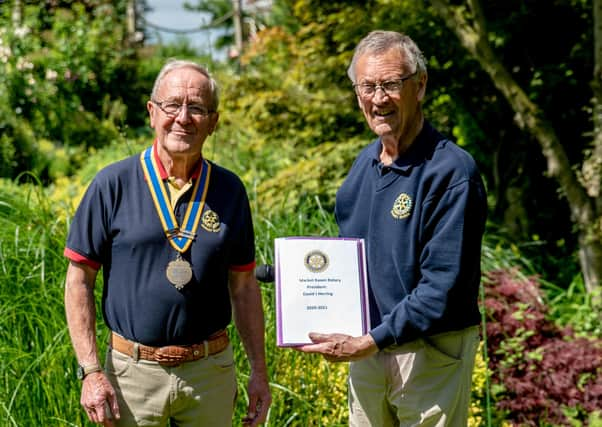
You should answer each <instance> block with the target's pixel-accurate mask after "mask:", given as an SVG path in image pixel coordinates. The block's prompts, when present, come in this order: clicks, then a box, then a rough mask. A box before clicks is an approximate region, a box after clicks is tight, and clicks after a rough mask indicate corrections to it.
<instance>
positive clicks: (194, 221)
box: [140, 147, 211, 253]
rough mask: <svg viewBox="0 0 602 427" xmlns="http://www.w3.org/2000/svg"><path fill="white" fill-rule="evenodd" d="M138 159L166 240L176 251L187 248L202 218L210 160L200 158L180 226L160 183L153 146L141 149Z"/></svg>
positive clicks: (181, 251) (184, 250) (182, 250)
mask: <svg viewBox="0 0 602 427" xmlns="http://www.w3.org/2000/svg"><path fill="white" fill-rule="evenodd" d="M140 163H141V164H142V171H143V172H144V177H145V178H146V183H147V184H148V189H149V190H150V193H151V196H152V198H153V202H154V203H155V208H156V209H157V214H158V215H159V219H160V220H161V224H162V225H163V231H164V232H165V236H166V237H167V240H168V241H169V243H170V244H171V246H173V248H174V249H175V250H176V251H178V252H180V253H184V252H186V250H188V248H189V247H190V245H191V244H192V241H193V240H194V237H195V235H196V234H195V233H196V230H197V228H198V226H199V220H200V219H201V213H202V212H203V207H204V206H205V198H206V197H207V190H208V189H209V175H210V174H211V164H210V163H209V162H207V161H206V160H205V159H203V160H202V165H201V172H200V174H199V177H198V178H197V180H196V183H195V184H194V189H193V190H192V197H191V198H190V202H189V203H188V208H187V209H186V214H185V215H184V223H183V227H182V228H180V226H179V225H178V221H177V220H176V216H175V214H174V210H173V207H172V206H171V201H170V199H169V197H168V196H167V191H166V190H165V186H164V185H163V180H162V179H161V174H160V172H159V165H158V164H157V160H156V159H155V156H153V147H149V148H148V149H146V150H145V151H143V152H142V154H141V155H140ZM199 190H200V191H199Z"/></svg>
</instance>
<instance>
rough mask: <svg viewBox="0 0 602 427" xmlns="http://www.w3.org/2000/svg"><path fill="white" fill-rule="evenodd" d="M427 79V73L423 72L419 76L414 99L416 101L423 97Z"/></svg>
mask: <svg viewBox="0 0 602 427" xmlns="http://www.w3.org/2000/svg"><path fill="white" fill-rule="evenodd" d="M427 80H428V75H427V74H426V73H424V74H423V75H421V76H420V80H419V81H418V91H417V92H416V100H417V101H418V102H420V101H422V100H423V99H424V95H425V93H426V82H427Z"/></svg>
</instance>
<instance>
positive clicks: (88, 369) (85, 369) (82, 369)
mask: <svg viewBox="0 0 602 427" xmlns="http://www.w3.org/2000/svg"><path fill="white" fill-rule="evenodd" d="M100 371H102V367H101V366H100V365H99V364H98V363H94V364H92V365H85V366H81V365H80V366H79V369H78V376H79V378H80V379H81V380H83V379H84V378H86V376H88V375H90V374H92V373H94V372H100Z"/></svg>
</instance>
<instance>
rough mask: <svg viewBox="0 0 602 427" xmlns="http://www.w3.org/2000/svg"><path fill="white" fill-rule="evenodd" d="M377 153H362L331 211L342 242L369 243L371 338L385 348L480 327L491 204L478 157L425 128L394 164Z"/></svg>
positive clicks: (374, 147) (371, 149)
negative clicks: (482, 258) (356, 239)
mask: <svg viewBox="0 0 602 427" xmlns="http://www.w3.org/2000/svg"><path fill="white" fill-rule="evenodd" d="M381 149H382V144H381V142H380V139H377V140H376V141H374V142H373V143H372V144H370V145H369V146H368V147H366V148H365V149H364V150H362V152H361V153H360V154H359V156H358V157H357V159H356V160H355V162H354V163H353V166H352V167H351V170H350V171H349V174H348V176H347V178H346V179H345V181H344V183H343V185H342V186H341V188H340V189H339V191H338V192H337V197H336V206H335V216H336V219H337V223H338V225H339V234H340V236H342V237H359V238H364V239H365V241H366V257H367V264H368V285H369V297H370V321H371V327H372V329H371V330H370V334H371V335H372V337H373V338H374V340H375V342H376V344H377V345H378V347H379V348H381V349H382V348H385V347H387V346H389V345H392V344H398V345H399V344H403V343H406V342H408V341H412V340H415V339H417V338H419V337H422V336H427V335H432V334H436V333H441V332H447V331H453V330H460V329H464V328H466V327H468V326H472V325H476V324H478V323H479V321H480V314H479V308H478V304H477V300H478V295H479V283H480V276H481V270H480V256H481V240H482V236H483V232H484V228H485V220H486V216H487V201H486V195H485V189H484V186H483V182H482V179H481V177H480V175H479V172H478V170H477V167H476V164H475V162H474V160H473V158H472V157H471V156H470V154H468V153H467V152H466V151H464V150H463V149H461V148H460V147H458V146H457V145H456V144H454V143H453V142H452V141H450V140H448V139H446V138H445V137H443V136H442V135H441V134H440V133H439V132H437V131H436V130H435V129H433V127H432V126H431V125H430V124H428V123H426V122H425V124H424V127H423V129H422V131H421V132H420V134H419V135H418V136H417V137H416V140H415V141H414V143H413V144H412V145H411V146H410V148H409V149H408V150H407V151H406V152H405V153H404V154H403V155H402V156H400V157H399V158H398V159H397V160H396V161H395V162H394V163H393V164H391V165H389V166H384V165H383V164H382V163H381V162H380V160H379V155H380V152H381Z"/></svg>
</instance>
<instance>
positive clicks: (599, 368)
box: [484, 270, 602, 426]
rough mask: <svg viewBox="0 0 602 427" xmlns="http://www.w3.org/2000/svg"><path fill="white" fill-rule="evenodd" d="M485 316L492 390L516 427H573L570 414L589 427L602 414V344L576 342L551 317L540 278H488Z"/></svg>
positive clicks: (508, 273)
mask: <svg viewBox="0 0 602 427" xmlns="http://www.w3.org/2000/svg"><path fill="white" fill-rule="evenodd" d="M484 286H485V310H486V313H487V340H488V343H487V344H488V346H487V347H488V354H489V369H490V372H491V382H492V390H494V399H495V402H496V405H497V407H498V408H499V409H500V410H502V411H504V412H506V414H505V419H506V420H507V421H509V422H511V423H512V424H513V425H521V426H539V425H542V424H543V425H549V424H552V425H567V426H568V425H571V424H569V420H568V419H567V417H566V416H565V413H564V411H565V410H566V409H567V408H573V409H576V411H573V412H572V413H573V416H575V415H574V414H575V412H576V413H577V418H579V419H580V420H581V421H583V422H584V423H585V425H586V424H587V414H588V413H591V412H593V411H595V410H598V411H599V410H600V409H601V408H602V341H601V340H599V339H591V340H589V339H584V338H576V337H575V336H574V334H573V331H572V330H571V329H570V328H565V329H560V328H559V327H557V326H556V325H555V324H554V323H553V322H552V321H551V320H550V319H548V318H547V317H546V314H547V307H546V305H545V302H544V300H543V297H542V293H541V291H540V288H539V282H538V281H537V278H535V277H529V278H524V277H522V276H520V275H519V274H518V272H517V271H515V270H500V271H492V272H489V273H487V275H486V281H485V284H484Z"/></svg>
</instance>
